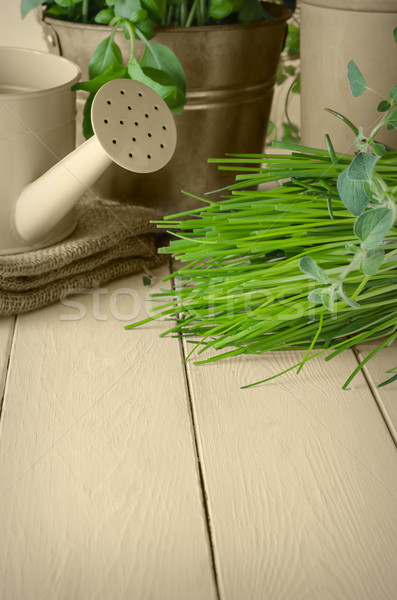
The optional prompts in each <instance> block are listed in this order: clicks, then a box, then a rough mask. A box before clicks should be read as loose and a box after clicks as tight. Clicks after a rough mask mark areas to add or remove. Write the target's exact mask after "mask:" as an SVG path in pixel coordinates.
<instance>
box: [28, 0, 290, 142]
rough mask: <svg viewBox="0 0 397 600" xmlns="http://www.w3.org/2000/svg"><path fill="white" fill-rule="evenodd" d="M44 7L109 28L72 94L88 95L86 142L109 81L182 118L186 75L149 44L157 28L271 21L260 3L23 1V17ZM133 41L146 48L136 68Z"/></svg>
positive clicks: (170, 57) (172, 59)
mask: <svg viewBox="0 0 397 600" xmlns="http://www.w3.org/2000/svg"><path fill="white" fill-rule="evenodd" d="M285 2H286V3H288V2H291V0H285ZM42 4H44V5H45V6H46V7H47V8H46V15H48V16H49V17H53V18H56V19H63V20H68V21H75V22H80V23H98V24H102V25H109V27H111V28H112V32H111V34H110V35H109V37H107V38H106V39H105V40H103V41H102V42H101V43H100V44H99V45H98V47H97V48H96V50H95V52H94V54H93V56H92V58H91V60H90V63H89V75H90V80H89V81H86V82H80V83H78V84H76V85H75V86H74V88H73V89H75V90H78V89H81V90H85V91H87V92H89V97H88V100H87V103H86V105H85V110H84V119H83V130H84V135H85V137H86V138H88V137H90V136H91V135H93V130H92V125H91V117H90V112H91V104H92V101H93V98H94V96H95V94H96V92H97V91H98V90H99V89H100V88H101V87H102V85H104V84H105V83H107V82H108V81H111V80H112V79H119V78H131V79H134V80H136V81H140V82H141V83H144V84H146V85H148V86H149V87H151V88H152V89H154V90H155V91H156V92H157V93H158V94H159V95H160V96H161V97H162V98H163V99H164V100H165V102H166V103H167V104H168V106H169V108H170V109H171V111H173V112H174V113H180V112H182V110H183V106H184V104H185V103H186V77H185V73H184V71H183V68H182V65H181V63H180V61H179V59H178V58H177V57H176V55H175V54H174V52H173V51H172V50H171V49H170V48H168V47H167V46H164V45H163V44H158V43H153V42H150V41H149V40H150V39H151V38H153V37H154V35H155V27H156V25H166V26H175V27H190V26H192V25H217V24H222V23H245V22H251V21H259V20H262V19H268V18H271V15H270V14H268V13H267V12H266V11H265V9H264V8H263V6H262V5H261V3H260V2H259V0H21V13H22V17H24V16H25V15H26V14H27V13H28V12H29V11H30V10H32V9H33V8H35V7H37V6H39V5H42ZM118 28H122V30H123V33H124V36H125V38H126V39H129V40H130V41H131V52H130V58H129V61H128V64H127V65H123V61H122V56H121V51H120V48H119V46H118V45H117V44H116V42H115V41H114V36H115V33H116V31H117V29H118ZM136 38H138V39H140V40H141V41H142V42H143V43H144V45H145V51H144V53H143V56H142V58H141V59H140V61H139V62H138V60H137V59H136V58H135V39H136Z"/></svg>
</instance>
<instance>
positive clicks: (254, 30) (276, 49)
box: [43, 2, 290, 214]
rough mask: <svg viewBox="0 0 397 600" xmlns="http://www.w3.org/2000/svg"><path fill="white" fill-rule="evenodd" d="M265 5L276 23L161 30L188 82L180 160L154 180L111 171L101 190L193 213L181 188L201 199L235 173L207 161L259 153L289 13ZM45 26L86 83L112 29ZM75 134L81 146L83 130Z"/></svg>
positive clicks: (180, 119) (123, 43)
mask: <svg viewBox="0 0 397 600" xmlns="http://www.w3.org/2000/svg"><path fill="white" fill-rule="evenodd" d="M263 4H264V5H265V7H266V10H267V11H268V12H270V13H271V14H272V15H273V16H274V18H273V19H272V20H269V21H260V22H256V23H249V24H240V25H232V26H226V25H225V26H214V27H190V28H182V27H181V28H174V27H160V28H158V30H157V34H156V37H155V41H156V42H159V43H162V44H165V45H166V46H168V47H169V48H171V49H172V50H173V51H174V52H175V54H176V55H177V56H178V58H179V59H180V61H181V63H182V65H183V67H184V70H185V73H186V77H187V105H186V107H185V109H184V111H183V113H182V114H181V115H176V116H175V121H176V126H177V133H178V144H177V149H176V152H175V155H174V157H173V158H172V160H171V161H170V163H169V164H168V165H167V166H166V167H165V168H164V169H162V170H161V171H159V172H158V173H154V174H153V175H152V176H151V177H150V178H142V177H140V176H138V175H133V174H131V173H128V172H125V171H124V170H123V169H121V168H119V167H117V166H116V165H112V166H111V167H110V168H109V170H108V171H107V172H106V173H105V174H104V175H103V176H102V177H101V178H100V179H99V180H98V182H97V190H98V191H100V192H101V193H102V194H105V195H107V196H112V197H117V198H119V199H124V200H126V201H128V200H135V201H137V200H138V201H139V202H140V203H141V204H145V205H150V206H155V207H157V208H158V209H160V210H162V211H163V213H165V214H166V213H170V212H175V211H182V210H189V209H190V208H193V207H194V206H197V201H195V200H193V199H191V198H188V197H187V196H185V195H183V194H181V190H182V189H183V190H186V191H189V192H191V193H193V194H199V195H200V194H203V193H205V192H207V191H209V190H213V189H217V188H219V187H222V186H224V185H227V184H228V183H229V182H231V181H232V176H231V175H230V174H227V173H226V174H225V173H222V172H219V171H218V169H217V167H216V166H214V165H208V163H207V159H208V158H211V157H213V158H219V157H222V156H224V155H225V154H226V153H233V152H244V153H245V152H253V153H259V152H262V150H263V148H264V142H265V135H266V130H267V126H268V121H269V114H270V109H271V103H272V98H273V88H274V84H275V78H276V71H277V66H278V62H279V57H280V53H281V50H282V47H283V43H284V39H285V35H286V26H287V25H286V21H287V19H288V18H289V16H290V11H289V10H288V9H287V8H285V7H284V6H280V5H278V4H272V3H266V2H264V3H263ZM43 26H44V31H45V36H46V39H47V43H48V45H49V49H50V50H51V51H52V52H57V53H60V54H62V55H64V56H66V57H68V58H70V59H71V60H73V61H75V62H77V63H78V64H79V66H80V68H81V69H82V78H83V79H84V78H88V62H89V60H90V58H91V56H92V54H93V52H94V49H95V48H96V46H97V45H98V43H99V42H100V41H101V40H103V39H104V38H105V37H107V36H108V35H109V34H110V29H109V28H108V27H106V26H100V25H80V24H74V23H70V22H66V21H60V20H55V19H48V18H45V19H44V23H43ZM115 41H116V42H117V44H118V45H119V46H120V48H121V50H122V54H123V58H124V59H125V61H127V60H128V57H129V52H130V47H129V42H128V41H127V40H125V38H124V37H123V35H122V33H121V32H120V33H117V35H116V38H115ZM136 52H137V57H138V58H139V54H140V53H142V52H143V45H142V44H141V43H140V42H139V41H137V42H136ZM80 102H82V100H80ZM81 110H82V107H80V111H81ZM80 123H81V121H80ZM78 127H79V125H78ZM78 135H79V136H80V140H81V135H82V134H81V125H80V127H79V131H78Z"/></svg>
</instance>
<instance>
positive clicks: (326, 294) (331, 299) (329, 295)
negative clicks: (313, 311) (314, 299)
mask: <svg viewBox="0 0 397 600" xmlns="http://www.w3.org/2000/svg"><path fill="white" fill-rule="evenodd" d="M337 299H338V293H337V292H336V290H334V289H333V288H332V287H328V288H324V289H323V290H322V292H321V300H322V303H323V305H324V306H325V308H327V309H328V310H333V309H334V306H335V302H336V301H337Z"/></svg>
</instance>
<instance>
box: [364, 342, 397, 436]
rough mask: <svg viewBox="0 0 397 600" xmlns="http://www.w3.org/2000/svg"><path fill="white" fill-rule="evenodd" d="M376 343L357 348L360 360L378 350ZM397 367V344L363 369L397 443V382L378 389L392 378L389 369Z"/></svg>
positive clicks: (378, 354)
mask: <svg viewBox="0 0 397 600" xmlns="http://www.w3.org/2000/svg"><path fill="white" fill-rule="evenodd" d="M376 345H377V344H376V343H374V342H373V343H371V344H362V345H360V346H358V347H357V350H358V356H359V360H360V361H361V360H363V359H364V358H365V357H366V356H368V354H369V353H370V352H371V351H372V350H373V349H374V348H376ZM394 367H397V342H395V343H394V344H392V345H391V346H389V347H388V348H382V350H379V352H378V353H377V354H375V356H373V357H372V358H371V359H370V360H369V361H368V362H367V363H366V365H365V366H364V367H363V369H364V371H365V374H366V376H367V379H368V381H369V383H370V385H371V388H372V392H373V394H374V396H375V398H376V399H377V401H378V403H379V407H380V409H381V411H382V413H383V415H384V418H385V420H386V422H387V423H388V425H389V428H390V431H391V433H392V435H393V437H394V440H395V442H396V443H397V381H394V382H393V383H390V384H389V385H387V386H384V387H381V388H378V385H379V384H380V383H382V382H383V381H385V380H386V379H389V377H392V375H393V373H387V370H388V369H393V368H394Z"/></svg>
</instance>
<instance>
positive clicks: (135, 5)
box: [114, 0, 147, 23]
mask: <svg viewBox="0 0 397 600" xmlns="http://www.w3.org/2000/svg"><path fill="white" fill-rule="evenodd" d="M142 10H143V7H142V3H141V0H117V2H116V3H115V5H114V14H115V15H116V17H123V18H124V19H127V20H128V21H132V22H133V23H135V22H136V20H137V19H138V15H141V12H140V11H142ZM141 16H142V15H141ZM146 17H147V11H146V10H145V17H144V19H146ZM144 19H142V18H141V19H140V20H142V21H143V20H144Z"/></svg>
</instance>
